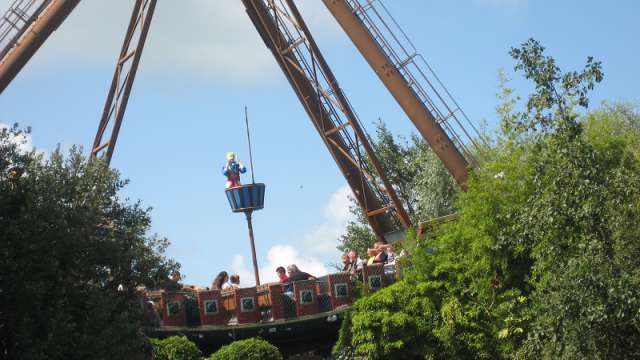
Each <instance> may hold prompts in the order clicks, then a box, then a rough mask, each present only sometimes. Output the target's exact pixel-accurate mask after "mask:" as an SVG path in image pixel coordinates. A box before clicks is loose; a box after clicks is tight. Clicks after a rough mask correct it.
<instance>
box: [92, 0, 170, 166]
mask: <svg viewBox="0 0 640 360" xmlns="http://www.w3.org/2000/svg"><path fill="white" fill-rule="evenodd" d="M156 3H157V0H136V2H135V5H134V7H133V12H132V14H131V20H130V21H129V27H128V29H127V33H126V35H125V38H124V42H123V44H122V49H121V50H120V56H119V57H118V62H117V63H116V69H115V72H114V74H113V80H112V81H111V87H110V88H109V93H108V95H107V101H106V103H105V105H104V110H103V111H102V117H101V119H100V123H99V125H98V131H97V133H96V137H95V140H94V141H93V146H92V148H91V158H92V159H95V158H96V157H97V156H98V155H101V154H102V155H104V158H105V160H106V162H107V164H109V163H110V162H111V157H112V156H113V150H114V149H115V146H116V142H117V140H118V133H119V132H120V126H121V125H122V119H123V117H124V113H125V110H126V109H127V103H128V101H129V95H130V94H131V88H132V87H133V81H134V80H135V77H136V72H137V71H138V65H139V63H140V58H141V56H142V51H143V49H144V44H145V41H146V39H147V34H148V33H149V27H150V25H151V19H152V18H153V13H154V11H155V7H156ZM109 129H110V130H111V131H110V132H109V131H108V130H109ZM107 134H108V135H107Z"/></svg>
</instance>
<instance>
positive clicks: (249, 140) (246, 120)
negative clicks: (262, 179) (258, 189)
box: [244, 106, 256, 184]
mask: <svg viewBox="0 0 640 360" xmlns="http://www.w3.org/2000/svg"><path fill="white" fill-rule="evenodd" d="M244 123H245V126H246V127H247V142H248V143H249V165H251V183H252V184H255V183H256V178H255V177H254V176H253V155H252V154H251V135H250V134H249V115H248V114H247V107H246V106H245V107H244Z"/></svg>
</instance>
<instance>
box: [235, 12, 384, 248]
mask: <svg viewBox="0 0 640 360" xmlns="http://www.w3.org/2000/svg"><path fill="white" fill-rule="evenodd" d="M242 2H243V3H244V5H245V8H246V11H247V14H248V15H249V18H250V19H251V21H252V22H253V24H254V26H255V27H256V30H257V31H258V33H259V34H260V36H261V37H262V39H263V40H264V42H265V44H266V45H267V47H268V48H269V50H270V51H271V52H272V54H273V56H274V57H275V59H276V61H277V62H278V65H280V68H281V69H282V71H283V73H284V75H285V76H286V78H287V80H288V81H289V83H290V85H291V87H292V88H293V90H294V92H295V93H296V95H297V96H298V99H299V100H300V102H301V104H302V106H303V107H304V109H305V110H306V112H307V114H308V115H309V117H310V118H311V120H312V122H313V124H314V125H315V127H316V130H317V131H318V133H319V134H320V137H321V138H322V140H323V141H324V143H325V145H326V146H327V149H328V150H329V153H330V154H331V156H332V157H333V158H334V160H335V161H336V164H337V165H338V167H339V168H340V171H341V172H342V174H343V175H344V177H345V179H346V180H347V183H348V184H349V186H350V187H351V189H352V191H353V193H354V196H355V198H356V200H357V201H358V204H359V205H360V207H361V208H362V209H363V212H364V213H365V214H368V213H370V212H371V211H375V210H377V209H381V208H385V204H383V201H382V200H381V198H380V197H378V196H377V195H376V192H375V185H376V184H372V183H370V182H369V181H368V180H367V179H366V176H365V175H364V173H363V171H362V169H361V168H359V167H358V165H357V164H359V163H362V160H363V159H362V158H361V157H360V156H359V155H356V156H353V155H351V154H353V152H356V153H357V151H359V150H354V149H353V148H352V147H351V146H350V145H349V143H348V139H347V138H346V137H345V136H343V132H342V131H336V130H335V129H336V128H337V127H339V126H340V125H337V124H335V123H334V122H332V120H331V119H332V116H331V114H332V113H334V112H335V111H338V112H341V111H340V110H343V109H340V110H338V109H337V106H336V107H334V100H335V98H334V97H332V96H329V94H328V92H326V91H324V89H319V88H318V87H317V85H318V78H317V77H315V75H316V74H315V72H316V70H314V69H315V67H313V66H312V68H313V69H309V70H305V69H307V68H306V67H305V61H303V60H302V57H303V56H305V57H308V58H310V60H309V61H311V62H314V63H317V61H318V57H317V54H316V53H315V52H313V51H307V47H306V46H305V45H304V44H308V42H307V40H309V39H304V38H303V37H301V38H300V40H299V41H298V40H296V39H294V38H293V37H292V36H291V35H290V34H289V33H287V31H286V30H285V29H284V26H285V23H286V25H291V26H297V25H298V24H296V23H295V21H294V20H293V19H290V18H288V16H287V13H286V11H282V10H284V9H280V8H278V6H277V4H276V2H274V1H273V0H242ZM303 52H304V53H303ZM307 64H308V62H307ZM317 72H318V74H317V75H320V73H322V71H321V70H320V69H318V70H317ZM343 130H344V129H343ZM356 140H361V141H364V140H366V138H363V139H359V138H356ZM357 147H358V145H357V144H356V148H357ZM367 220H368V222H369V224H370V225H371V228H372V230H373V232H374V234H375V235H376V236H377V237H378V239H379V240H381V241H384V236H385V234H387V233H390V232H392V231H394V230H395V229H396V226H395V224H394V223H393V221H391V214H390V213H389V212H388V211H381V212H376V213H375V214H373V215H371V216H367Z"/></svg>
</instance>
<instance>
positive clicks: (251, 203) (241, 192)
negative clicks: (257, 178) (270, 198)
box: [225, 183, 265, 212]
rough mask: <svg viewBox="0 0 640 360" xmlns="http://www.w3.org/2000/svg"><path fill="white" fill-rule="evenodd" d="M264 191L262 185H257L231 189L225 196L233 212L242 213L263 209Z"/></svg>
mask: <svg viewBox="0 0 640 360" xmlns="http://www.w3.org/2000/svg"><path fill="white" fill-rule="evenodd" d="M264 190H265V186H264V184H262V183H257V184H248V185H240V186H236V187H232V188H230V189H227V190H225V194H226V195H227V200H229V205H230V206H231V210H232V211H233V212H244V211H250V210H260V209H262V208H263V207H264Z"/></svg>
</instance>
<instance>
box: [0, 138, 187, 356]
mask: <svg viewBox="0 0 640 360" xmlns="http://www.w3.org/2000/svg"><path fill="white" fill-rule="evenodd" d="M24 135H28V130H25V131H23V130H20V129H19V128H18V127H17V126H14V127H12V128H5V129H2V130H1V131H0V353H1V354H3V355H4V356H6V357H8V358H22V359H89V358H91V359H102V358H105V359H106V358H109V359H111V358H115V357H121V358H132V359H135V358H136V357H139V356H141V355H142V352H143V348H144V344H145V341H144V339H145V338H144V336H143V335H142V333H141V332H140V325H141V320H142V315H143V314H142V307H141V302H140V300H141V299H140V294H139V293H138V292H137V290H136V288H137V287H138V286H141V285H147V286H152V285H153V284H155V283H157V282H158V281H160V280H161V279H164V278H166V277H167V275H168V273H169V271H170V270H171V269H173V268H175V267H176V264H175V263H174V262H173V261H172V260H169V259H167V258H165V256H164V255H163V252H164V249H165V248H166V246H167V244H168V242H167V240H166V239H162V238H158V237H147V236H146V232H147V230H148V229H149V226H150V218H149V209H144V208H142V206H141V204H140V203H133V204H131V203H129V202H127V201H123V200H122V199H120V198H119V196H118V192H119V190H120V189H121V188H122V187H123V186H124V185H125V184H126V182H125V181H123V180H121V179H120V178H119V175H118V173H117V172H116V171H115V170H109V169H108V168H107V167H106V166H105V164H103V163H101V162H100V161H96V162H91V163H89V162H87V160H86V159H85V158H84V157H83V156H82V155H81V153H80V151H79V150H78V149H75V148H74V149H72V150H71V151H70V152H69V155H68V156H67V157H64V156H63V155H62V154H61V153H60V151H55V152H54V153H53V154H52V155H51V156H50V158H48V159H45V158H44V156H43V155H41V154H38V153H36V152H35V151H30V152H29V151H25V150H24V149H23V148H24V147H23V146H22V144H20V139H21V138H23V136H24ZM119 288H120V289H119Z"/></svg>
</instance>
